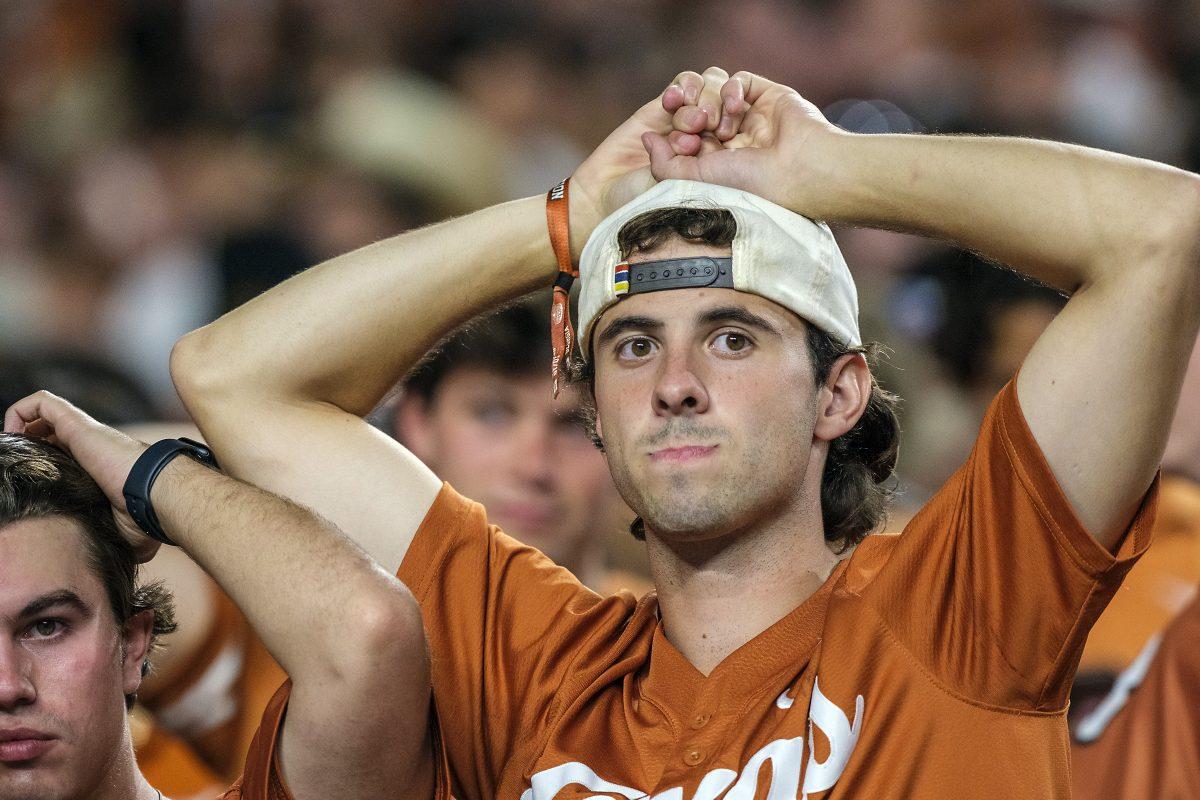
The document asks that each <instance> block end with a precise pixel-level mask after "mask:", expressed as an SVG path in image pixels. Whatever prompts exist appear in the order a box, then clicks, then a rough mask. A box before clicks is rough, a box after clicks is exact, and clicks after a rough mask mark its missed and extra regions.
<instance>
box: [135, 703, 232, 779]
mask: <svg viewBox="0 0 1200 800" xmlns="http://www.w3.org/2000/svg"><path fill="white" fill-rule="evenodd" d="M129 730H130V732H131V734H132V736H133V746H134V749H135V750H136V751H137V760H138V767H139V768H140V769H141V771H142V775H143V776H144V777H145V778H146V780H147V781H149V782H150V785H151V786H153V787H154V788H156V789H158V790H160V791H161V792H162V793H163V794H164V795H166V796H167V797H170V798H172V799H173V800H192V799H193V798H195V800H200V798H210V797H212V796H213V795H215V794H217V793H218V792H220V791H221V787H223V786H225V785H227V784H228V781H226V780H222V779H221V778H220V777H219V776H218V775H217V774H216V773H215V772H213V770H212V768H211V767H209V766H208V764H206V763H204V761H203V760H201V758H200V756H199V755H198V754H197V753H196V751H195V750H194V749H193V748H192V747H191V746H190V745H188V743H187V742H185V741H183V740H182V739H180V738H179V737H178V736H176V735H174V734H173V733H171V732H169V731H167V730H165V729H164V728H163V727H162V726H161V725H159V724H158V723H157V722H155V720H154V717H153V716H151V714H150V713H149V712H148V711H146V710H145V709H143V708H141V707H140V706H135V707H134V709H133V711H132V712H131V713H130V715H129Z"/></svg>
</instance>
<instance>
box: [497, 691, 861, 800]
mask: <svg viewBox="0 0 1200 800" xmlns="http://www.w3.org/2000/svg"><path fill="white" fill-rule="evenodd" d="M785 699H786V700H787V703H788V705H787V706H784V705H783V701H784V700H785ZM792 702H793V700H792V698H790V697H788V696H787V693H786V692H785V693H783V694H781V695H780V696H779V698H778V699H777V700H776V701H775V704H776V705H777V706H779V707H780V708H786V707H788V706H790V705H791V704H792ZM863 707H864V701H863V696H862V695H861V694H860V695H858V696H857V697H856V698H855V700H854V722H853V724H851V722H850V719H849V718H848V717H847V716H846V714H845V713H844V712H843V711H842V709H841V708H839V707H838V705H837V704H836V703H834V702H833V701H832V700H830V699H829V698H827V697H826V696H825V695H824V694H822V692H821V688H820V685H819V682H818V683H814V684H813V696H812V701H811V703H810V704H809V710H808V729H809V740H810V741H811V740H812V730H813V728H814V727H815V728H816V729H817V730H819V731H821V733H823V734H824V735H825V738H826V739H828V740H829V755H828V756H827V757H826V759H825V760H824V761H817V759H816V755H815V754H813V753H809V756H808V769H807V771H806V772H805V775H804V798H806V800H807V797H808V794H809V792H823V791H825V790H826V789H830V788H832V787H833V785H834V784H835V783H837V782H838V779H839V778H840V777H841V776H842V772H843V771H845V769H846V764H847V763H848V762H849V761H850V754H851V753H853V752H854V747H855V745H856V744H858V737H859V734H860V733H861V731H862V723H863ZM803 758H804V737H803V736H797V737H795V738H792V739H776V740H775V741H773V742H768V743H767V744H766V745H764V746H763V747H762V749H760V750H759V751H758V752H757V753H755V754H754V755H753V756H751V757H750V760H749V761H747V762H746V764H745V766H743V767H742V769H741V772H740V773H739V772H734V771H733V770H731V769H725V768H719V769H714V770H710V771H709V772H708V773H706V774H705V776H704V778H703V779H701V781H700V785H699V786H697V787H696V792H695V794H693V795H692V798H691V800H717V798H718V797H719V798H721V799H722V800H753V798H754V797H755V796H757V793H758V776H759V772H760V770H761V769H762V766H763V764H765V763H766V762H768V761H769V762H770V763H771V788H770V789H769V790H768V792H767V800H795V799H796V797H797V796H798V795H799V793H800V767H801V765H802V761H803ZM735 779H736V783H735ZM572 784H575V785H579V786H582V787H583V788H585V789H587V790H588V791H591V792H606V793H609V794H616V795H620V796H622V797H626V798H628V800H638V798H649V800H684V795H683V787H681V786H675V787H672V788H670V789H665V790H663V791H661V792H659V793H658V794H655V795H654V796H653V797H651V796H650V793H649V792H643V791H640V790H638V789H633V788H630V787H628V786H622V785H620V784H617V783H612V782H610V781H606V780H604V779H603V778H601V777H600V776H599V775H597V774H596V772H595V770H593V769H592V768H591V767H589V766H588V765H587V764H584V763H582V762H579V761H570V762H568V763H566V764H559V765H558V766H556V767H550V768H549V769H544V770H542V771H541V772H538V773H535V774H534V775H533V777H532V778H531V779H530V787H529V788H528V789H526V790H525V791H524V792H523V793H522V794H521V800H554V798H555V797H557V796H558V793H559V792H561V791H562V790H563V789H565V788H566V787H567V786H570V785H572ZM726 789H728V792H727V793H725V794H722V793H723V792H726ZM589 800H606V798H603V797H602V796H596V797H593V798H589Z"/></svg>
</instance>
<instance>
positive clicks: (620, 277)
mask: <svg viewBox="0 0 1200 800" xmlns="http://www.w3.org/2000/svg"><path fill="white" fill-rule="evenodd" d="M628 291H629V265H628V264H627V263H625V262H624V261H622V262H621V263H620V264H617V268H616V273H615V274H614V275H613V292H614V293H616V294H625V293H626V292H628Z"/></svg>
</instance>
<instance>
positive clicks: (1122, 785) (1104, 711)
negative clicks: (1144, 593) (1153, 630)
mask: <svg viewBox="0 0 1200 800" xmlns="http://www.w3.org/2000/svg"><path fill="white" fill-rule="evenodd" d="M1075 739H1076V742H1075V746H1074V748H1073V752H1072V757H1073V759H1074V781H1075V797H1077V798H1080V800H1100V799H1101V798H1103V799H1104V800H1177V799H1178V800H1184V798H1195V797H1200V599H1196V600H1193V601H1192V603H1191V604H1190V605H1189V606H1188V607H1187V608H1185V609H1184V610H1183V611H1182V612H1181V613H1180V614H1179V616H1178V617H1176V619H1175V620H1174V622H1172V623H1171V625H1170V626H1168V627H1167V629H1166V630H1165V631H1164V632H1163V633H1162V634H1161V635H1159V636H1155V637H1153V638H1152V639H1151V640H1150V642H1149V643H1148V644H1147V645H1146V647H1145V649H1144V650H1143V651H1142V653H1141V655H1139V656H1138V657H1137V658H1136V659H1135V660H1134V661H1133V663H1132V664H1131V665H1130V666H1129V668H1128V669H1126V670H1125V672H1123V673H1122V674H1121V676H1120V677H1119V678H1118V679H1117V682H1116V684H1115V686H1114V687H1113V690H1112V692H1111V693H1110V694H1109V696H1108V697H1107V698H1106V699H1105V700H1104V702H1102V703H1101V704H1100V705H1099V706H1098V707H1097V708H1096V710H1095V711H1093V712H1092V713H1091V714H1089V715H1088V716H1087V717H1085V718H1084V719H1083V720H1081V721H1080V723H1079V724H1078V725H1077V726H1076V729H1075Z"/></svg>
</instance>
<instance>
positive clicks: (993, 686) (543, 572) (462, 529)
mask: <svg viewBox="0 0 1200 800" xmlns="http://www.w3.org/2000/svg"><path fill="white" fill-rule="evenodd" d="M1156 492H1157V483H1156V484H1155V487H1153V488H1152V489H1151V491H1150V492H1149V493H1148V495H1147V498H1146V499H1145V501H1144V502H1143V505H1142V507H1141V509H1140V510H1139V512H1138V514H1137V517H1136V519H1135V520H1134V522H1133V523H1132V524H1131V527H1130V529H1129V530H1128V531H1127V532H1126V534H1125V536H1124V539H1123V541H1122V544H1121V546H1120V548H1119V551H1118V553H1117V554H1116V556H1115V557H1114V556H1113V555H1111V554H1110V553H1109V552H1108V551H1106V550H1105V549H1104V548H1102V547H1101V546H1100V545H1099V544H1097V543H1096V542H1095V540H1094V539H1093V538H1092V537H1091V536H1090V535H1089V534H1088V532H1087V531H1086V530H1085V529H1084V528H1083V526H1082V524H1081V523H1080V522H1079V520H1078V518H1077V517H1076V515H1075V514H1074V512H1073V510H1072V509H1071V507H1070V504H1069V502H1068V500H1067V499H1066V498H1065V496H1064V495H1063V493H1062V491H1061V489H1060V488H1059V486H1058V484H1057V482H1056V481H1055V479H1054V477H1053V475H1052V473H1051V471H1050V467H1049V465H1048V464H1047V463H1046V461H1045V459H1044V457H1043V456H1042V454H1041V452H1040V450H1039V449H1038V447H1037V445H1036V443H1035V441H1034V439H1033V435H1032V434H1031V432H1030V431H1029V428H1028V426H1027V425H1026V423H1025V420H1024V418H1023V416H1022V414H1021V411H1020V408H1019V406H1018V403H1017V397H1016V392H1015V389H1014V387H1013V385H1012V384H1010V385H1009V386H1007V387H1006V388H1005V389H1004V390H1003V391H1002V392H1001V393H1000V395H999V396H998V397H997V399H996V400H995V402H994V403H993V405H992V407H991V408H990V410H989V412H988V414H987V417H986V419H985V421H984V423H983V427H982V430H981V433H980V436H979V439H978V441H977V442H976V445H975V448H974V450H973V451H972V454H971V456H970V458H969V460H968V461H967V463H966V464H965V465H964V466H963V467H962V468H961V469H960V470H959V471H958V472H957V473H956V474H955V475H954V476H953V477H952V478H951V479H950V480H949V481H948V482H947V484H946V485H945V486H944V487H943V488H942V489H941V490H940V491H939V492H938V494H937V495H936V496H935V497H934V498H933V499H932V500H931V501H930V502H929V503H928V504H927V505H926V507H925V508H924V509H922V511H921V512H920V513H918V514H917V515H916V516H915V517H914V518H913V520H912V521H911V522H910V523H909V525H908V526H907V527H906V528H905V531H904V532H903V533H902V534H901V535H898V536H885V535H877V536H871V537H868V538H867V540H866V541H864V542H863V543H862V544H860V545H859V546H858V547H857V548H856V550H855V552H854V553H853V555H852V556H851V557H850V558H848V559H847V560H845V561H843V562H841V564H840V565H839V566H838V567H837V568H836V569H835V570H834V572H833V574H832V575H831V576H830V577H829V579H828V581H827V582H826V583H825V584H824V586H823V587H822V588H821V589H820V590H819V591H817V592H816V593H815V594H814V595H813V596H812V597H810V598H809V599H808V600H807V601H805V602H804V603H803V604H802V605H801V606H799V607H798V608H796V609H795V610H794V611H792V612H791V613H789V614H788V615H787V616H785V617H784V618H783V619H781V620H779V621H778V622H776V623H775V624H774V625H773V626H771V627H770V628H769V629H767V630H766V631H764V632H763V633H761V634H760V635H758V636H757V637H756V638H754V639H753V640H752V641H750V642H748V643H747V644H745V645H744V646H743V647H741V648H740V649H738V650H737V651H736V652H734V653H733V654H731V655H730V656H729V657H728V658H726V659H725V661H723V662H722V663H721V664H720V665H718V666H717V667H716V669H715V670H714V671H713V672H712V674H710V675H708V676H707V677H705V676H703V675H702V674H700V673H699V672H698V671H697V670H696V669H695V668H694V667H693V666H692V665H691V664H690V663H689V662H688V661H687V660H686V659H685V658H684V657H683V656H682V655H681V654H680V653H679V651H678V650H676V649H675V648H674V647H673V646H672V644H671V643H670V641H668V639H667V637H666V635H665V633H664V629H663V624H662V623H661V622H660V620H659V616H658V610H657V602H656V598H655V595H654V594H653V593H651V594H648V595H647V596H645V597H644V598H642V599H641V600H640V601H638V600H635V598H634V597H633V596H632V595H631V594H629V593H622V594H618V595H616V596H611V597H601V596H599V595H597V594H595V593H593V592H591V591H589V590H588V589H586V588H584V587H583V586H582V585H580V584H579V582H578V581H576V580H575V578H574V577H573V576H571V575H570V574H569V573H568V572H567V571H565V570H563V569H561V568H558V567H556V566H554V565H553V564H552V563H551V562H550V561H549V560H548V559H546V558H545V557H544V556H542V555H541V554H540V553H538V552H537V551H535V550H533V549H531V548H528V547H525V546H523V545H521V544H519V543H518V542H516V541H515V540H513V539H511V538H509V537H507V536H505V535H504V534H503V533H502V532H500V531H498V530H497V529H496V528H494V527H490V526H489V525H488V524H487V521H486V518H485V514H484V510H483V508H482V507H480V506H479V505H478V504H475V503H472V502H470V501H467V500H464V499H463V498H461V497H460V496H458V495H457V494H456V493H455V492H454V491H453V490H452V489H450V488H449V487H444V488H443V490H442V492H441V494H440V495H439V496H438V498H437V500H436V502H435V503H434V505H433V507H432V508H431V509H430V511H429V514H428V515H427V517H426V519H425V521H424V522H423V523H422V525H421V528H420V530H419V531H418V532H417V534H416V537H415V539H414V541H413V544H412V546H411V547H410V549H409V551H408V554H407V556H406V558H405V560H404V563H403V564H402V566H401V568H400V571H399V577H400V578H401V579H402V580H403V581H404V582H405V583H406V584H407V585H408V586H409V588H410V589H411V590H412V591H413V593H414V595H415V596H416V597H417V599H418V600H419V601H420V603H421V606H422V611H423V614H424V618H425V625H426V631H427V634H428V638H429V644H430V651H431V654H432V665H433V687H434V699H435V704H436V708H437V713H438V723H439V725H440V728H441V736H442V746H443V750H444V752H445V754H446V756H447V758H448V768H449V775H448V776H447V777H448V779H449V781H450V787H451V789H452V791H453V794H454V796H455V797H457V798H459V800H476V798H478V799H479V800H483V799H484V798H487V800H491V798H521V799H522V800H552V799H553V800H568V798H572V799H574V798H588V797H596V796H603V797H611V798H622V797H624V798H641V797H646V796H653V797H655V798H660V799H661V800H712V799H713V798H717V797H722V798H725V799H726V800H734V798H737V799H739V800H750V798H770V799H771V800H774V799H775V798H785V797H786V798H794V797H799V796H801V795H802V794H805V795H807V796H808V797H810V798H814V800H815V799H816V798H820V799H821V800H835V799H836V798H863V797H871V798H905V800H920V799H921V798H939V799H940V798H945V797H954V798H958V799H959V800H963V799H964V798H967V799H969V798H989V800H990V799H991V798H995V797H998V796H1003V797H1005V798H1067V797H1069V796H1070V777H1069V763H1068V752H1069V744H1068V738H1067V728H1066V722H1065V706H1066V702H1067V692H1068V686H1069V683H1070V680H1071V676H1072V675H1073V674H1074V671H1075V667H1076V665H1077V663H1078V659H1079V654H1080V652H1081V650H1082V647H1083V643H1084V638H1085V636H1086V634H1087V631H1088V629H1089V628H1090V626H1091V624H1092V623H1093V622H1094V621H1095V619H1096V617H1097V616H1098V615H1099V613H1100V612H1101V610H1102V609H1103V608H1104V606H1105V604H1106V603H1107V602H1108V600H1109V598H1111V596H1112V594H1113V592H1114V591H1115V590H1116V588H1117V586H1118V585H1119V584H1120V581H1121V579H1122V577H1123V576H1124V574H1125V573H1126V572H1127V571H1128V569H1129V567H1130V566H1131V565H1132V563H1133V561H1134V560H1135V559H1136V558H1137V556H1138V555H1140V554H1141V553H1142V552H1143V551H1144V550H1145V548H1146V546H1147V545H1148V543H1149V534H1150V527H1151V525H1152V523H1153V516H1154V507H1155V498H1156ZM731 613H735V610H731Z"/></svg>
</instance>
